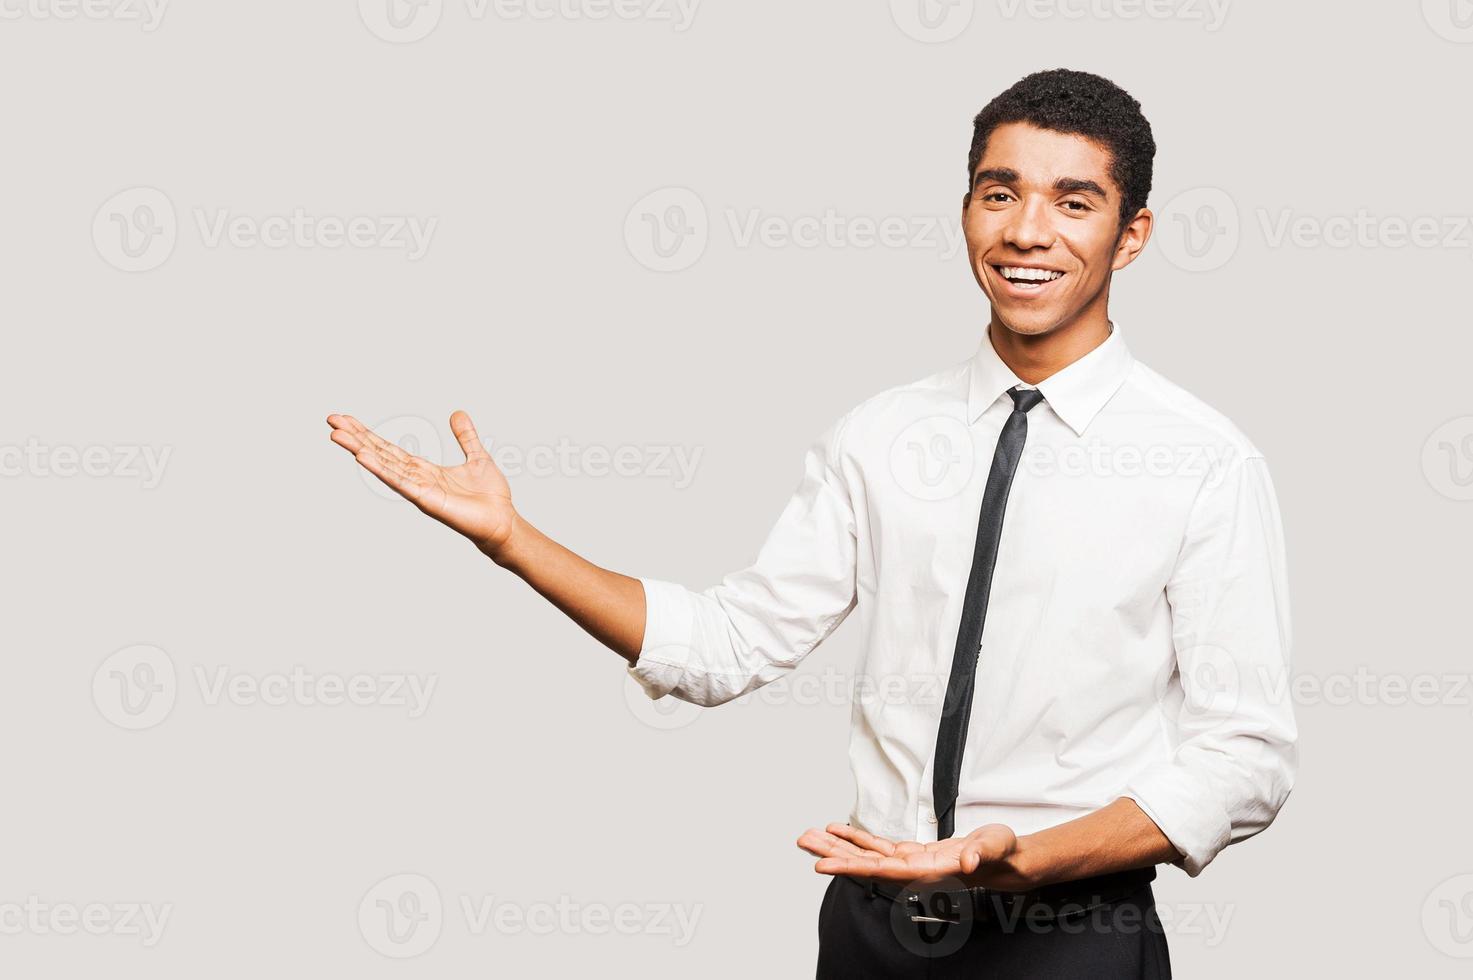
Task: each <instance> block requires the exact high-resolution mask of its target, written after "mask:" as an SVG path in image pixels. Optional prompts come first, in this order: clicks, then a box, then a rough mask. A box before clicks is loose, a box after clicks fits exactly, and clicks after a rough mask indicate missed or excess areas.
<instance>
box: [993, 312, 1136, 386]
mask: <svg viewBox="0 0 1473 980" xmlns="http://www.w3.org/2000/svg"><path fill="white" fill-rule="evenodd" d="M1112 329H1113V328H1112V327H1111V325H1110V321H1109V320H1108V319H1107V318H1105V317H1103V316H1101V317H1099V318H1098V319H1093V318H1092V319H1090V320H1085V319H1080V320H1076V321H1074V322H1073V323H1070V324H1067V325H1065V326H1062V327H1059V328H1057V329H1055V330H1050V331H1049V332H1048V333H1041V334H1032V335H1029V334H1021V333H1015V332H1014V331H1012V330H1009V329H1008V328H1007V327H1005V326H1003V325H1002V324H1001V323H999V322H998V320H997V318H996V317H995V316H994V317H993V319H992V325H991V327H989V328H988V331H987V332H988V334H989V335H990V336H991V338H992V349H993V350H995V351H997V356H998V357H1000V358H1002V362H1003V363H1004V364H1006V365H1007V366H1008V367H1009V368H1010V369H1011V370H1012V372H1013V373H1014V374H1016V375H1017V376H1018V377H1019V378H1020V379H1022V380H1023V381H1026V382H1028V384H1031V385H1036V384H1038V383H1039V382H1041V381H1043V380H1044V379H1045V378H1047V377H1048V376H1049V375H1051V374H1053V373H1054V372H1056V371H1061V370H1063V369H1064V368H1066V367H1068V366H1069V365H1070V364H1073V363H1074V362H1075V361H1077V360H1079V359H1080V358H1081V357H1083V356H1084V355H1085V354H1088V353H1089V352H1090V351H1092V350H1094V349H1095V348H1096V347H1098V346H1100V344H1103V343H1104V342H1105V340H1106V338H1108V337H1109V336H1110V331H1111V330H1112Z"/></svg>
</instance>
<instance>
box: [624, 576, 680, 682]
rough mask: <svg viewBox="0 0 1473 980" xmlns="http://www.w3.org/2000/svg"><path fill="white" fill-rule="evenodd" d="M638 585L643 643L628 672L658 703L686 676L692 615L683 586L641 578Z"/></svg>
mask: <svg viewBox="0 0 1473 980" xmlns="http://www.w3.org/2000/svg"><path fill="white" fill-rule="evenodd" d="M639 584H640V585H642V586H644V644H643V645H642V646H641V647H640V648H639V657H638V658H637V659H636V660H635V661H634V664H633V665H632V666H630V667H629V668H628V670H629V676H631V677H633V678H634V679H635V680H636V681H638V682H639V686H640V687H642V688H644V691H645V693H646V694H648V695H649V696H650V698H651V699H652V700H658V699H659V698H663V697H664V696H665V695H667V694H669V693H670V692H671V691H673V690H675V689H676V688H677V687H679V686H680V681H681V679H682V678H683V677H684V676H685V665H686V664H687V663H688V662H689V661H690V653H691V648H690V646H691V636H692V635H693V629H694V625H695V613H694V611H693V609H692V608H691V602H690V593H689V591H688V590H687V589H686V588H685V586H683V585H678V584H676V583H674V582H664V581H661V580H660V579H653V578H641V579H640V580H639Z"/></svg>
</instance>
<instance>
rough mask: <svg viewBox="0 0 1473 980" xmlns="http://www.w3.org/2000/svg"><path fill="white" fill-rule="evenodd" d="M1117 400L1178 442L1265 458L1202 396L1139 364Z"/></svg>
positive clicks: (1248, 456)
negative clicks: (1182, 441) (1187, 442)
mask: <svg viewBox="0 0 1473 980" xmlns="http://www.w3.org/2000/svg"><path fill="white" fill-rule="evenodd" d="M1119 395H1120V396H1124V397H1120V396H1117V398H1116V399H1115V402H1116V406H1115V407H1117V408H1119V409H1123V410H1124V411H1126V412H1131V413H1142V414H1144V415H1147V416H1149V417H1151V418H1152V419H1153V420H1154V421H1155V423H1156V424H1158V425H1164V426H1167V427H1169V429H1170V430H1171V431H1173V432H1175V433H1177V436H1178V438H1181V439H1184V440H1187V441H1192V442H1194V443H1197V444H1199V445H1203V446H1208V447H1218V448H1220V449H1222V450H1227V451H1230V452H1231V454H1232V455H1233V456H1235V457H1237V458H1239V459H1251V458H1254V457H1261V456H1262V455H1263V453H1262V452H1260V451H1259V449H1258V447H1257V445H1256V444H1254V442H1253V440H1252V439H1250V438H1249V437H1248V434H1247V433H1246V432H1244V431H1243V430H1242V429H1241V428H1240V427H1239V426H1238V425H1237V423H1235V422H1234V421H1233V420H1232V419H1230V418H1228V416H1227V415H1226V414H1225V413H1224V412H1222V411H1221V410H1219V409H1218V408H1216V407H1215V406H1213V405H1210V404H1208V403H1207V402H1206V401H1205V400H1203V399H1202V398H1200V397H1199V396H1197V395H1195V394H1193V393H1192V392H1190V391H1188V390H1187V389H1186V388H1184V387H1182V386H1181V385H1179V384H1177V383H1176V382H1174V381H1172V380H1171V379H1170V378H1167V377H1166V376H1165V375H1163V374H1161V373H1160V372H1159V371H1156V370H1155V369H1154V368H1152V367H1150V366H1149V365H1147V364H1144V363H1143V362H1141V361H1139V360H1137V361H1135V363H1134V364H1132V365H1131V373H1130V376H1129V378H1128V379H1127V384H1126V385H1125V388H1124V390H1122V391H1121V392H1120V393H1119Z"/></svg>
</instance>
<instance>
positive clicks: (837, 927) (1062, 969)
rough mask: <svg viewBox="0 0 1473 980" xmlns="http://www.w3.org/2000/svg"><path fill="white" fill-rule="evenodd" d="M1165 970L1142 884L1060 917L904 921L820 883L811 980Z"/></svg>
mask: <svg viewBox="0 0 1473 980" xmlns="http://www.w3.org/2000/svg"><path fill="white" fill-rule="evenodd" d="M1170 976H1171V961H1170V958H1169V957H1168V955H1167V951H1166V935H1165V933H1164V932H1163V930H1162V928H1161V920H1160V919H1159V918H1158V917H1157V915H1156V899H1155V895H1154V894H1153V893H1152V891H1151V886H1150V885H1149V884H1147V885H1144V886H1142V887H1141V888H1140V889H1139V890H1138V891H1136V892H1134V893H1133V894H1131V895H1128V896H1126V897H1125V898H1121V899H1117V900H1115V901H1112V902H1108V903H1106V904H1103V905H1100V906H1098V907H1096V908H1094V909H1090V910H1088V911H1083V912H1079V913H1076V914H1072V915H1068V916H1065V917H1063V918H1058V919H1052V920H1046V919H1044V918H1043V917H1041V916H1032V917H1030V916H1021V917H1017V918H1014V919H1011V920H1009V918H1008V917H1006V916H1003V917H1000V918H999V919H998V920H997V921H991V922H979V921H971V920H964V921H962V922H960V923H936V922H912V921H911V920H910V914H909V910H908V909H907V908H906V906H904V905H900V904H896V903H895V902H892V901H891V900H890V899H888V898H885V897H884V896H883V895H872V894H871V893H870V890H869V888H868V887H866V886H865V885H862V884H860V883H859V882H858V881H856V880H854V879H853V878H848V877H845V876H843V875H839V876H836V877H835V878H834V879H833V880H832V881H830V882H829V887H828V891H826V892H825V893H824V896H823V904H822V905H821V906H820V907H819V912H818V980H867V978H888V977H907V978H909V977H915V978H921V977H926V978H944V977H966V978H969V980H987V978H997V980H1004V978H1006V980H1014V978H1025V977H1042V978H1047V980H1075V978H1080V980H1158V978H1165V977H1170Z"/></svg>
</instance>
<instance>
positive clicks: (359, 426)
mask: <svg viewBox="0 0 1473 980" xmlns="http://www.w3.org/2000/svg"><path fill="white" fill-rule="evenodd" d="M327 419H328V423H329V424H333V420H334V419H337V420H338V423H337V425H338V427H339V428H341V429H345V430H347V431H348V432H351V433H352V434H353V435H355V436H357V437H358V438H359V439H360V440H363V441H364V442H366V443H368V444H369V445H371V446H373V447H374V448H375V449H377V450H378V451H379V453H380V455H383V456H387V457H389V458H391V459H396V460H398V461H399V462H401V463H407V462H408V461H409V460H411V459H414V458H415V457H414V456H413V455H412V454H410V453H407V452H405V451H404V450H403V449H400V448H399V447H398V446H397V445H395V444H394V443H392V442H390V441H389V440H387V439H385V438H384V437H383V436H381V435H379V434H378V433H377V432H374V431H373V430H372V429H370V428H369V427H368V426H366V425H364V424H363V423H362V422H360V421H358V420H357V419H355V418H354V417H353V416H351V415H329V416H328V417H327Z"/></svg>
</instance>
